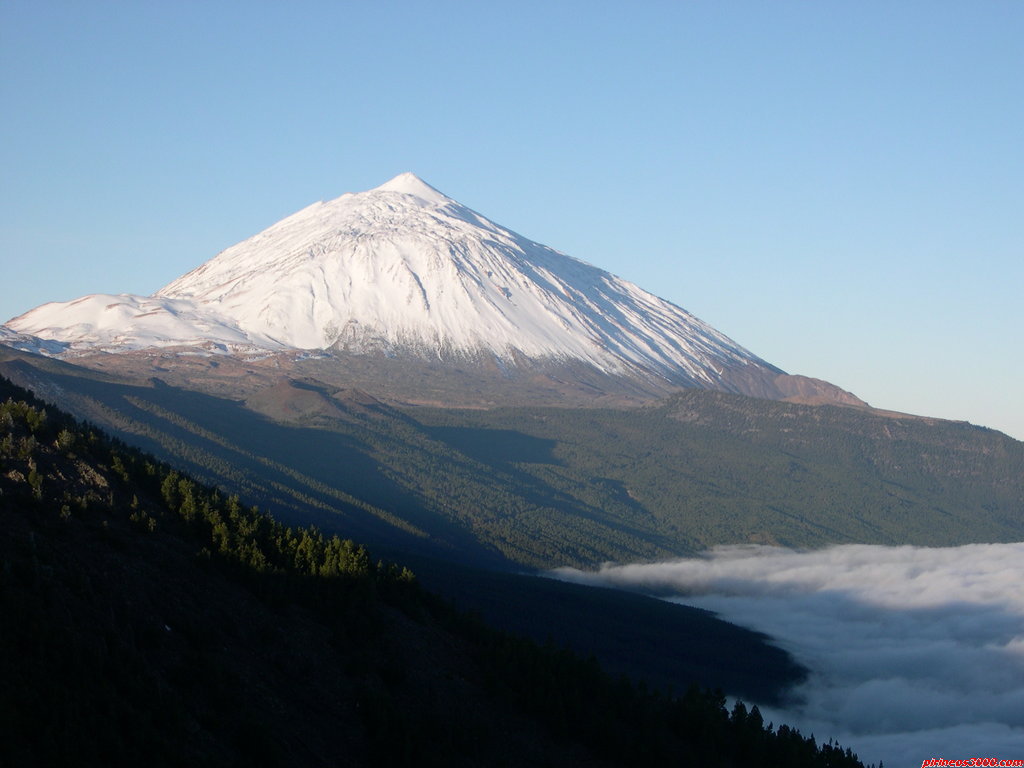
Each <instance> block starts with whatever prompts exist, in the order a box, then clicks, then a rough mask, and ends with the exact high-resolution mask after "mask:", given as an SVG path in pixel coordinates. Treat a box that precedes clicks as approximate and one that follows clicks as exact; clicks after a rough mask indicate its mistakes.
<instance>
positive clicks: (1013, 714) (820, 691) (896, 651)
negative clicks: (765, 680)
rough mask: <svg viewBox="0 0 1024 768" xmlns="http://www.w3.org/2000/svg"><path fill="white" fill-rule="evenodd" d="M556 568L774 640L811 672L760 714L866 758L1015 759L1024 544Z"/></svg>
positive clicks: (750, 551)
mask: <svg viewBox="0 0 1024 768" xmlns="http://www.w3.org/2000/svg"><path fill="white" fill-rule="evenodd" d="M554 575H555V576H556V577H557V578H562V579H569V580H573V581H579V582H585V583H593V584H602V585H610V586H618V587H623V588H631V589H634V588H647V589H652V590H657V591H658V592H659V594H671V595H673V596H672V597H669V598H668V599H672V600H675V601H677V602H682V603H686V604H688V605H695V606H698V607H701V608H707V609H709V610H712V611H715V612H717V613H718V614H720V615H721V616H722V617H723V618H725V619H726V620H728V621H732V622H734V623H736V624H740V625H743V626H746V627H750V628H752V629H756V630H759V631H761V632H764V633H766V634H768V635H770V636H771V637H773V638H775V640H776V642H777V644H778V645H780V646H781V647H783V648H785V649H786V650H787V651H789V652H790V653H792V654H793V656H794V657H795V658H796V659H797V660H798V661H799V662H800V663H802V664H804V665H805V666H806V667H807V668H808V669H810V670H811V675H810V677H809V679H808V680H807V681H806V682H805V683H804V684H802V685H800V686H799V687H798V688H797V689H796V690H794V692H793V699H792V702H791V703H790V704H789V705H788V706H787V707H786V708H785V709H783V710H775V709H771V708H767V707H761V711H762V714H763V715H764V717H765V720H766V721H769V720H773V721H774V722H775V723H776V724H779V723H783V722H785V723H788V724H790V725H794V726H796V727H798V728H799V729H800V730H801V732H803V733H804V734H805V735H807V734H811V733H813V734H814V735H815V737H816V738H817V739H818V741H819V743H820V742H821V741H823V740H824V741H827V740H828V739H829V738H835V739H836V740H837V741H839V742H840V743H841V744H842V745H843V746H844V747H850V748H852V749H853V750H854V751H855V752H857V753H858V754H859V756H860V757H861V759H862V760H863V761H864V762H865V763H866V764H867V763H877V762H878V761H879V760H884V762H885V765H886V766H887V768H899V767H900V766H913V768H917V766H920V765H921V761H922V760H925V759H930V758H934V757H939V758H945V759H947V760H957V759H969V758H987V757H995V758H1000V759H1024V543H1020V544H972V545H967V546H962V547H952V548H924V547H881V546H869V545H849V546H837V547H831V548H829V549H823V550H816V551H810V552H798V551H793V550H788V549H781V548H777V547H762V546H749V547H747V546H745V547H720V548H716V549H715V550H713V551H711V552H710V553H708V554H707V555H705V556H703V557H698V558H691V559H686V560H678V561H673V562H666V563H652V564H645V565H624V566H613V565H608V566H605V567H603V568H601V570H600V571H598V572H583V571H577V570H574V569H559V570H558V571H556V572H555V573H554Z"/></svg>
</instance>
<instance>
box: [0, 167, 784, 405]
mask: <svg viewBox="0 0 1024 768" xmlns="http://www.w3.org/2000/svg"><path fill="white" fill-rule="evenodd" d="M7 325H8V326H9V327H10V328H11V329H13V330H15V331H17V332H20V333H27V334H32V335H35V336H38V337H41V338H44V339H52V340H56V341H60V342H64V343H67V344H70V345H71V347H72V348H74V349H78V350H82V349H96V348H98V349H102V350H104V351H108V352H117V351H124V350H129V349H140V348H148V347H170V346H181V345H190V346H196V345H200V346H203V347H206V348H207V349H210V350H212V351H222V352H231V351H233V350H238V349H240V348H253V347H255V348H261V349H267V350H273V351H289V350H329V351H332V352H335V353H353V354H361V355H371V354H372V355H381V354H383V355H386V356H388V357H409V356H413V357H416V358H419V359H433V360H438V359H441V360H449V361H453V360H457V361H459V362H460V363H472V362H474V361H476V362H482V363H484V364H486V365H490V366H491V367H493V366H495V365H497V366H498V367H499V368H500V369H502V370H507V369H509V368H512V367H515V368H522V367H523V366H530V365H540V366H544V365H552V364H554V365H564V364H571V365H579V364H583V365H585V366H588V367H592V368H593V369H596V371H598V372H600V373H601V374H607V375H612V376H625V377H631V378H635V377H641V378H648V379H650V378H654V379H658V380H660V381H661V382H662V383H664V384H668V385H681V386H698V387H706V388H711V389H724V390H727V391H734V392H743V393H745V394H754V395H758V396H767V397H782V396H787V394H792V392H787V389H786V387H783V388H782V390H779V388H778V383H777V380H780V379H779V377H780V376H783V377H784V376H785V375H784V374H783V372H782V371H780V370H779V369H778V368H775V367H774V366H772V365H770V364H768V363H767V362H765V361H764V360H761V359H760V358H758V357H756V356H755V355H753V354H752V353H750V352H748V351H747V350H745V349H744V348H742V347H741V346H740V345H738V344H736V343H735V342H734V341H732V340H730V339H729V338H727V337H726V336H724V335H723V334H721V333H719V332H718V331H716V330H715V329H713V328H711V327H710V326H708V325H707V324H706V323H704V322H702V321H701V320H699V319H697V318H696V317H694V316H693V315H691V314H690V313H688V312H686V311H685V310H683V309H681V308H680V307H677V306H676V305H674V304H672V303H670V302H668V301H665V300H664V299H660V298H658V297H657V296H655V295H653V294H651V293H648V292H647V291H644V290H642V289H641V288H639V287H638V286H636V285H634V284H633V283H630V282H627V281H626V280H623V279H621V278H618V277H616V276H614V275H612V274H610V273H608V272H606V271H604V270H602V269H599V268H597V267H594V266H591V265H590V264H587V263H585V262H583V261H580V260H578V259H575V258H572V257H570V256H567V255H565V254H563V253H559V252H558V251H555V250H553V249H551V248H549V247H547V246H545V245H541V244H540V243H535V242H533V241H531V240H528V239H527V238H525V237H522V236H521V235H518V234H516V233H515V232H512V231H510V230H508V229H505V228H504V227H502V226H500V225H498V224H495V223H494V222H492V221H490V220H489V219H486V218H484V217H483V216H481V215H480V214H478V213H476V212H474V211H472V210H471V209H469V208H467V207H465V206H463V205H462V204H460V203H458V202H456V201H455V200H452V199H451V198H449V197H447V196H446V195H444V194H442V193H441V192H439V191H438V190H436V189H435V188H433V187H431V186H430V185H429V184H427V183H426V182H424V181H422V180H421V179H420V178H418V177H417V176H415V175H414V174H412V173H403V174H400V175H398V176H396V177H395V178H393V179H391V180H390V181H388V182H386V183H385V184H382V185H381V186H379V187H376V188H375V189H371V190H369V191H367V192H361V193H355V194H353V193H348V194H344V195H342V196H341V197H339V198H337V199H335V200H332V201H329V202H319V203H315V204H313V205H311V206H309V207H307V208H304V209H302V210H301V211H299V212H297V213H295V214H293V215H291V216H289V217H287V218H285V219H283V220H282V221H280V222H278V223H277V224H274V225H273V226H271V227H269V228H268V229H266V230H264V231H263V232H260V233H259V234H257V235H255V236H253V237H251V238H249V239H248V240H245V241H243V242H241V243H238V244H237V245H234V246H232V247H230V248H228V249H226V250H224V251H222V252H221V253H220V254H218V255H217V256H215V257H214V258H213V259H211V260H210V261H208V262H207V263H205V264H203V265H202V266H200V267H198V268H196V269H194V270H193V271H191V272H189V273H188V274H186V275H183V276H182V277H180V278H178V279H177V280H174V281H173V282H171V283H169V284H168V285H166V286H164V287H163V288H162V289H160V290H159V291H158V292H157V293H156V294H155V295H154V296H151V297H140V296H131V295H120V296H112V295H106V294H100V295H92V296H86V297H83V298H81V299H77V300H75V301H71V302H66V303H53V304H46V305H43V306H41V307H38V308H37V309H34V310H31V311H30V312H28V313H26V314H24V315H22V316H20V317H18V318H15V319H13V320H11V321H10V322H9V323H8V324H7ZM789 389H792V387H789ZM777 390H778V391H777Z"/></svg>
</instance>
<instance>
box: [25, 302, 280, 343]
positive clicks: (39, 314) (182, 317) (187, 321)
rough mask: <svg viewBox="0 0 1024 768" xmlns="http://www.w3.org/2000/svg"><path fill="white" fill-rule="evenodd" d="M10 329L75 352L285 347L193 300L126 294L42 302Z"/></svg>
mask: <svg viewBox="0 0 1024 768" xmlns="http://www.w3.org/2000/svg"><path fill="white" fill-rule="evenodd" d="M7 328H10V329H13V330H15V331H20V332H22V333H29V334H33V335H34V336H38V337H40V338H43V339H52V340H54V341H58V342H62V343H64V344H65V345H70V346H71V347H72V348H76V349H91V348H95V349H102V350H104V351H110V352H117V351H126V350H129V349H145V348H148V347H166V346H178V345H201V346H206V347H209V348H211V349H220V350H222V351H228V350H230V349H234V348H239V347H253V346H256V347H277V348H281V345H280V344H276V343H275V342H273V341H272V340H270V339H263V338H259V337H258V336H253V335H250V334H247V333H245V332H244V331H242V330H241V329H239V327H238V326H237V324H235V323H234V322H233V321H231V320H230V319H228V318H223V317H220V316H218V315H217V314H216V312H214V311H211V310H210V309H209V308H206V307H199V306H198V305H196V304H195V303H194V302H191V301H180V300H176V299H166V298H162V297H159V296H152V297H149V296H134V295H132V294H127V293H122V294H119V295H116V296H115V295H111V294H106V293H94V294H90V295H89V296H83V297H82V298H80V299H75V300H74V301H65V302H51V303H49V304H43V305H42V306H40V307H36V308H35V309H33V310H31V311H29V312H26V313H25V314H24V315H21V316H20V317H16V318H15V319H13V320H11V321H9V322H8V323H7Z"/></svg>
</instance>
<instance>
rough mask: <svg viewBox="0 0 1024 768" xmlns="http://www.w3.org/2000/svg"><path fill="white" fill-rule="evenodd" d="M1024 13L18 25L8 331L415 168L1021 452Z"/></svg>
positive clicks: (28, 10)
mask: <svg viewBox="0 0 1024 768" xmlns="http://www.w3.org/2000/svg"><path fill="white" fill-rule="evenodd" d="M1021 40H1024V4H1021V3H1019V2H998V1H995V0H993V1H992V2H982V3H971V2H958V3H950V2H942V1H941V0H937V1H933V2H911V1H909V0H908V1H907V2H900V3H889V2H859V3H846V2H843V3H840V2H773V3H763V2H733V3H727V2H722V3H708V2H672V3H659V2H648V3H640V4H635V3H630V4H627V3H602V4H596V3H583V2H557V1H556V2H552V1H551V0H549V1H548V2H543V3H534V2H523V1H521V0H520V1H517V2H515V3H499V2H495V3H479V2H444V1H443V0H441V1H439V2H432V3H413V2H379V3H364V2H351V3H336V2H331V3H327V2H325V3H315V2H296V3H289V4H284V3H261V2H245V3H243V2H237V3H226V2H216V1H214V2H203V3H200V2H183V3H170V2H149V3H147V2H139V3H106V2H103V1H102V0H93V1H92V2H89V3H81V2H68V3H60V2H47V1H46V0H33V1H32V2H26V1H25V0H0V104H2V112H0V114H2V119H0V178H2V180H3V181H2V184H0V259H2V266H3V270H2V275H3V279H2V281H0V316H2V317H0V320H4V319H7V318H10V317H12V316H15V315H17V314H20V313H21V312H24V311H26V310H28V309H30V308H32V307H33V306H36V305H38V304H40V303H43V302H45V301H50V300H67V299H71V298H75V297H77V296H81V295H83V294H87V293H93V292H108V293H118V292H129V293H141V294H149V293H152V292H153V291H155V290H157V289H158V288H159V287H160V286H162V285H163V284H165V283H167V282H169V281H170V280H171V279H173V278H175V277H177V276H178V275H180V274H182V273H183V272H185V271H187V270H189V269H191V268H193V267H195V266H197V265H198V264H200V263H202V262H204V261H206V260H207V259H209V258H211V257H212V256H213V255H214V254H216V253H217V252H218V251H220V250H221V249H223V248H225V247H227V246H229V245H232V244H233V243H235V242H237V241H239V240H242V239H244V238H245V237H248V236H249V235H252V234H255V233H256V232H258V231H259V230H261V229H263V228H264V227H266V226H268V225H270V224H272V223H273V222H275V221H277V220H278V219H280V218H282V217H284V216H286V215H288V214H290V213H292V212H294V211H296V210H298V209H300V208H302V207H304V206H306V205H308V204H309V203H311V202H314V201H316V200H320V199H330V198H333V197H337V196H338V195H340V194H342V193H344V192H348V191H359V190H363V189H368V188H370V187H374V186H377V185H379V184H381V183H383V182H384V181H386V180H387V179H389V178H391V177H392V176H394V175H396V174H397V173H400V172H402V171H407V170H408V171H413V172H415V173H416V174H418V175H419V176H421V177H422V178H424V179H425V180H426V181H428V182H429V183H431V184H432V185H433V186H435V187H437V188H438V189H440V190H442V191H443V192H445V193H446V194H448V195H450V196H452V197H454V198H456V199H458V200H460V201H461V202H463V203H465V204H466V205H469V206H470V207H472V208H475V209H476V210H478V211H479V212H481V213H483V214H484V215H486V216H488V217H490V218H492V219H494V220H495V221H497V222H499V223H501V224H504V225H506V226H509V227H511V228H512V229H515V230H517V231H519V232H520V233H522V234H523V235H526V236H527V237H530V238H532V239H534V240H538V241H540V242H543V243H545V244H547V245H550V246H552V247H554V248H557V249H559V250H562V251H564V252H566V253H569V254H571V255H573V256H577V257H579V258H582V259H584V260H586V261H589V262H591V263H593V264H596V265H598V266H601V267H603V268H605V269H608V270H610V271H612V272H615V273H616V274H619V275H622V276H623V277H626V278H627V279H630V280H632V281H634V282H636V283H638V284H640V285H641V286H643V287H645V288H647V289H648V290H652V291H654V292H655V293H658V294H659V295H661V296H664V297H665V298H667V299H670V300H671V301H674V302H675V303H677V304H679V305H681V306H683V307H685V308H686V309H688V310H690V311H691V312H694V313H695V314H696V315H698V316H699V317H701V318H702V319H704V320H706V321H707V322H709V323H711V324H712V325H714V326H715V327H717V328H718V329H720V330H722V331H723V332H725V333H726V334H728V335H730V336H731V337H732V338H734V339H735V340H736V341H738V342H739V343H741V344H743V345H744V346H746V347H747V348H748V349H750V350H752V351H753V352H755V353H756V354H758V355H760V356H761V357H763V358H765V359H767V360H769V361H770V362H772V363H774V364H776V365H778V366H780V367H782V368H783V369H785V370H787V371H789V372H792V373H803V374H806V375H811V376H817V377H819V378H824V379H827V380H829V381H832V382H834V383H836V384H838V385H840V386H842V387H844V388H846V389H849V390H851V391H853V392H855V393H856V394H858V395H860V396H861V397H863V398H864V399H866V400H867V401H869V402H870V403H871V404H873V405H876V406H878V407H882V408H889V409H894V410H902V411H908V412H911V413H920V414H927V415H932V416H939V417H943V418H950V419H963V420H969V421H971V422H972V423H975V424H982V425H985V426H991V427H994V428H998V429H1001V430H1003V431H1005V432H1007V433H1009V434H1011V435H1013V436H1015V437H1017V438H1018V439H1022V438H1024V396H1022V392H1024V386H1022V382H1024V363H1022V362H1021V348H1022V343H1021V332H1022V331H1024V300H1022V299H1021V294H1022V293H1024V215H1022V212H1024V144H1022V141H1021V138H1022V126H1024V46H1022V45H1021V44H1020V41H1021Z"/></svg>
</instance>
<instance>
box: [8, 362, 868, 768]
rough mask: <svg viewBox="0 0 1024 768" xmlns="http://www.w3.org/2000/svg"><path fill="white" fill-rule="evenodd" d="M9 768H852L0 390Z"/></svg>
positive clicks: (716, 698) (794, 736)
mask: <svg viewBox="0 0 1024 768" xmlns="http://www.w3.org/2000/svg"><path fill="white" fill-rule="evenodd" d="M0 530H2V533H3V535H2V537H0V615H2V616H4V621H3V622H0V723H2V724H3V725H2V729H3V733H2V734H0V764H3V765H32V764H40V765H41V764H45V765H129V764H131V765H138V764H149V765H183V764H194V765H232V764H238V765H242V764H245V765H302V766H309V765H389V766H390V765H467V766H468V765H481V764H495V765H596V766H600V765H637V764H655V763H660V762H667V761H668V760H672V761H673V762H679V761H685V762H688V763H694V764H703V765H712V766H713V765H721V766H727V765H739V764H744V765H752V766H757V765H765V766H767V765H787V766H801V765H807V766H819V765H820V766H826V765H828V766H847V765H849V766H856V765H860V763H859V762H858V761H857V759H856V757H855V756H854V755H853V754H852V753H850V752H849V751H848V750H842V749H840V748H838V747H835V746H833V745H831V744H827V745H817V744H815V743H814V741H813V740H812V739H810V738H806V737H804V736H802V735H801V734H799V733H796V732H795V731H792V730H790V729H788V728H786V727H785V726H781V727H779V728H778V729H775V728H774V727H771V726H769V725H766V724H765V723H764V722H763V721H762V719H761V717H760V714H759V713H758V712H757V711H756V708H754V709H749V710H748V708H747V707H746V706H744V705H742V704H737V705H735V706H734V707H733V708H732V709H731V711H729V710H727V709H726V708H725V706H724V700H723V698H722V697H721V695H720V694H716V693H710V692H706V691H701V690H699V689H696V688H693V689H691V690H690V691H688V692H687V693H686V694H685V695H683V696H680V697H670V696H666V695H664V694H655V693H650V692H646V691H644V690H642V689H638V688H636V687H634V686H633V685H631V684H630V683H627V682H625V681H618V682H616V681H614V680H612V679H611V678H609V677H607V676H606V675H605V674H604V673H602V672H601V670H600V668H599V667H598V666H597V665H596V663H594V662H593V661H585V660H581V659H580V658H578V657H575V656H573V655H572V654H570V653H568V652H566V651H562V650H558V649H555V648H551V647H548V648H542V647H538V646H537V645H535V644H533V643H531V642H529V641H526V640H521V639H516V638H514V637H512V636H509V635H505V634H502V633H499V632H496V631H494V630H491V629H488V628H487V627H485V626H484V625H482V624H481V623H479V622H478V621H475V620H473V619H470V618H466V617H465V616H463V615H460V614H458V613H457V612H455V611H453V610H452V609H451V608H450V607H449V606H448V605H447V604H445V603H443V602H442V601H439V600H438V599H436V598H434V597H432V596H430V595H429V594H427V593H425V592H424V591H423V590H422V589H421V588H420V587H419V586H418V584H417V582H416V580H415V578H414V577H413V575H412V574H411V573H410V572H409V571H408V570H407V569H404V568H402V567H400V566H396V565H391V564H387V563H383V562H378V561H375V560H374V559H373V558H372V557H371V556H370V555H369V553H368V552H367V551H366V549H365V548H364V547H362V546H360V545H359V544H356V543H354V542H351V541H348V540H343V539H340V538H338V537H336V536H325V535H323V534H321V533H319V532H318V531H316V530H315V529H312V528H295V527H287V526H284V525H282V524H281V523H279V522H277V521H275V520H274V519H273V518H271V517H270V516H268V515H266V514H263V513H260V512H258V511H257V510H255V509H252V508H248V507H246V506H244V505H242V504H241V503H240V502H239V501H238V499H237V498H235V497H232V496H226V495H224V494H223V493H221V492H219V491H217V490H215V489H213V488H211V487H209V486H205V485H203V484H201V483H199V482H197V481H195V480H193V479H192V478H190V477H188V476H186V475H183V474H181V473H180V472H178V471H176V470H175V469H173V468H172V467H170V466H168V465H166V464H163V463H161V462H159V461H157V460H155V459H153V458H151V457H149V456H146V455H144V454H142V453H140V452H138V451H137V450H134V449H129V448H127V447H126V446H124V445H121V444H119V443H117V442H115V441H112V440H110V439H108V438H106V437H104V436H103V435H102V434H101V433H99V432H98V431H97V430H95V429H93V428H91V427H89V426H87V425H84V424H82V423H79V422H77V421H75V420H73V419H71V418H69V417H67V416H66V415H64V414H61V413H60V412H58V411H56V410H55V409H54V408H52V407H50V406H45V405H44V404H43V403H41V402H39V401H36V400H34V399H33V398H32V397H31V396H30V395H28V393H26V392H24V391H21V390H18V389H17V388H15V387H13V386H12V385H10V384H9V383H8V382H6V381H2V380H0Z"/></svg>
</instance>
